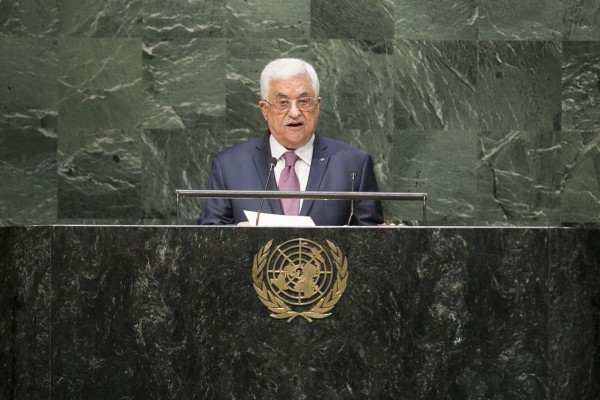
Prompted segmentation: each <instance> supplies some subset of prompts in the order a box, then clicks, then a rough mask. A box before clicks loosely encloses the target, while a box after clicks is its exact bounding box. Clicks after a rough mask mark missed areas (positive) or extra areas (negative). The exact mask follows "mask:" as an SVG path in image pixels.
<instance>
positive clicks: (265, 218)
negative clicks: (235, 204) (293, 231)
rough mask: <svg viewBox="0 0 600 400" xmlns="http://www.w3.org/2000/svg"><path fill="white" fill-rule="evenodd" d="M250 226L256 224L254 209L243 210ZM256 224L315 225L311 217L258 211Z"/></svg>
mask: <svg viewBox="0 0 600 400" xmlns="http://www.w3.org/2000/svg"><path fill="white" fill-rule="evenodd" d="M244 214H246V218H248V222H250V225H251V226H256V211H248V210H244ZM258 226H315V222H314V221H313V219H312V218H311V217H306V216H302V215H279V214H269V213H260V218H259V220H258Z"/></svg>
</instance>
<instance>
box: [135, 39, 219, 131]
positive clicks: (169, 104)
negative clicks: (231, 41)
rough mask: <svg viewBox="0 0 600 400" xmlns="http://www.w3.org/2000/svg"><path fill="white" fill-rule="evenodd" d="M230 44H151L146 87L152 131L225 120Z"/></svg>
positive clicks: (212, 41) (145, 66)
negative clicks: (227, 64)
mask: <svg viewBox="0 0 600 400" xmlns="http://www.w3.org/2000/svg"><path fill="white" fill-rule="evenodd" d="M225 45H226V43H225V40H224V39H203V38H191V39H190V38H177V39H169V40H156V41H153V40H146V41H144V47H143V58H144V59H143V87H144V91H145V94H146V103H147V108H146V110H145V111H146V112H147V116H146V117H145V118H144V120H143V121H142V122H141V125H142V126H143V127H144V128H151V129H181V128H190V129H193V128H195V127H198V126H199V125H201V123H202V122H203V120H204V119H206V118H208V119H209V120H210V119H211V118H212V117H221V118H222V117H224V116H225V63H226V52H225Z"/></svg>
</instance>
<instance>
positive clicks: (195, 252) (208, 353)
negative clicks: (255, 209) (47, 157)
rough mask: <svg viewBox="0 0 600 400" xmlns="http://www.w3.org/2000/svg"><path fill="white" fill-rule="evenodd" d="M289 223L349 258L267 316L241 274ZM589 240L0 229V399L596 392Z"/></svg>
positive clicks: (526, 232) (579, 232) (492, 230)
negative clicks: (334, 291) (325, 293)
mask: <svg viewBox="0 0 600 400" xmlns="http://www.w3.org/2000/svg"><path fill="white" fill-rule="evenodd" d="M298 239H302V240H306V241H310V242H311V243H316V244H318V245H321V246H329V243H331V244H333V245H334V246H335V248H337V249H338V253H339V254H341V255H342V257H343V259H344V260H347V269H346V273H347V282H346V283H345V290H344V292H343V294H342V295H341V297H340V298H339V299H338V300H339V301H337V302H336V304H335V305H334V307H333V308H332V309H331V310H328V311H327V312H328V313H330V315H329V316H327V317H324V318H317V319H314V318H311V320H312V322H311V321H309V319H307V318H304V317H303V316H297V317H295V318H292V319H291V320H289V318H274V317H273V316H272V314H276V312H273V310H270V309H269V307H267V306H266V305H265V304H264V302H262V301H261V298H260V296H259V295H258V293H257V291H256V289H255V282H256V280H255V279H254V276H253V265H256V260H257V255H259V257H260V254H261V251H263V252H264V251H266V250H265V245H266V244H267V243H271V245H270V247H269V249H274V248H276V247H277V246H278V245H279V244H281V243H286V242H289V241H294V240H298ZM598 243H600V230H598V229H583V228H582V229H579V228H533V227H531V228H499V227H472V228H454V227H400V228H389V227H373V228H361V227H340V228H292V229H290V228H285V229H284V228H235V227H197V226H185V227H184V226H34V227H4V228H0V248H1V250H2V251H1V254H2V257H1V259H0V271H1V275H0V276H1V278H0V279H1V280H0V357H1V358H0V361H1V362H0V382H1V384H0V398H1V399H13V398H14V399H23V398H36V399H81V398H85V399H124V398H128V399H282V398H283V399H484V398H485V399H487V398H496V399H508V398H511V399H516V398H519V399H590V400H592V399H597V398H599V397H600V372H599V365H600V364H599V360H600V348H599V344H600V343H599V341H600V335H598V332H599V327H600V324H599V315H600V301H599V300H600V246H598ZM269 251H270V250H269ZM315 257H316V256H315ZM334 265H335V262H334ZM296 272H298V271H296ZM289 273H290V275H289V276H295V275H294V273H295V272H294V271H290V272H289ZM274 285H277V284H274ZM274 287H275V286H274ZM270 290H271V291H272V292H273V294H277V293H275V292H276V289H270ZM309 307H310V306H309ZM288 320H289V321H288Z"/></svg>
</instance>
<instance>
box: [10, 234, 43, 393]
mask: <svg viewBox="0 0 600 400" xmlns="http://www.w3.org/2000/svg"><path fill="white" fill-rule="evenodd" d="M51 230H52V228H50V227H33V228H32V227H28V228H24V227H13V228H0V254H2V257H0V271H1V273H0V382H2V384H1V385H0V399H49V398H50V369H51V368H50V365H51V356H52V354H51V349H50V331H51V322H52V318H51V309H50V302H51V296H52V293H51V288H50V282H51V279H50V268H49V265H50V259H51V248H50V239H51Z"/></svg>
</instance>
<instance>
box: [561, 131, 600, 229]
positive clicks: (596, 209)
mask: <svg viewBox="0 0 600 400" xmlns="http://www.w3.org/2000/svg"><path fill="white" fill-rule="evenodd" d="M560 138H561V141H562V150H561V154H560V179H561V181H560V189H561V195H560V200H561V201H560V206H561V207H560V219H561V221H562V222H563V223H567V224H570V223H600V133H592V132H580V133H567V132H563V133H561V136H560Z"/></svg>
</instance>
